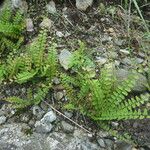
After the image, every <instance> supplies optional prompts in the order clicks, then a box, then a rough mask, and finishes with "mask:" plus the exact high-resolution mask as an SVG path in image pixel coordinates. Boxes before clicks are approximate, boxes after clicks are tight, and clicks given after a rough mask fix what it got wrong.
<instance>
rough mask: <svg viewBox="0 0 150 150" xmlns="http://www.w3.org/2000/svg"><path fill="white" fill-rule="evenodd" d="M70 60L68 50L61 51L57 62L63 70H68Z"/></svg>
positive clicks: (70, 56) (70, 54) (70, 55)
mask: <svg viewBox="0 0 150 150" xmlns="http://www.w3.org/2000/svg"><path fill="white" fill-rule="evenodd" d="M71 58H72V53H70V52H69V51H68V50H66V49H64V50H62V51H61V53H60V55H59V62H60V64H61V66H62V67H63V68H64V69H65V70H68V69H69V68H70V67H69V64H70V61H71Z"/></svg>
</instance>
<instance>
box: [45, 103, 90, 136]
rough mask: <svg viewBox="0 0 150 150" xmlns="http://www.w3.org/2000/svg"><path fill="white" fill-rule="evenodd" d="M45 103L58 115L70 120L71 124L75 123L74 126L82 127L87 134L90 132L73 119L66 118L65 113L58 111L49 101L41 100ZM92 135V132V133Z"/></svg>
mask: <svg viewBox="0 0 150 150" xmlns="http://www.w3.org/2000/svg"><path fill="white" fill-rule="evenodd" d="M43 102H44V103H45V104H47V105H48V106H49V107H50V108H51V109H52V110H54V111H55V112H56V113H58V114H59V115H61V116H63V117H64V118H66V119H67V120H69V121H70V122H72V123H73V124H75V125H76V126H78V127H79V128H81V129H83V130H84V131H86V132H87V133H89V134H92V133H91V132H90V131H89V130H87V129H86V128H84V127H83V126H81V125H79V124H78V123H77V122H75V121H73V120H72V119H70V118H68V117H67V116H66V115H64V114H63V113H61V112H60V111H58V110H57V109H56V108H54V107H53V106H52V105H50V104H49V103H47V102H46V101H43ZM92 135H93V134H92Z"/></svg>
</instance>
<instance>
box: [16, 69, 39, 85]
mask: <svg viewBox="0 0 150 150" xmlns="http://www.w3.org/2000/svg"><path fill="white" fill-rule="evenodd" d="M36 73H37V72H36V71H34V70H30V72H28V71H24V72H21V73H19V74H17V76H16V82H18V83H19V84H22V83H25V82H27V81H29V80H30V79H32V78H33V77H34V76H35V75H36Z"/></svg>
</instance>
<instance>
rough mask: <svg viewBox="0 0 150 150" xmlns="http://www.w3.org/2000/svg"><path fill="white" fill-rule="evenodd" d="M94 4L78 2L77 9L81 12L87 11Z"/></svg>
mask: <svg viewBox="0 0 150 150" xmlns="http://www.w3.org/2000/svg"><path fill="white" fill-rule="evenodd" d="M92 3H93V0H76V7H77V8H78V9H79V10H81V11H85V10H86V9H87V8H88V7H89V6H91V5H92Z"/></svg>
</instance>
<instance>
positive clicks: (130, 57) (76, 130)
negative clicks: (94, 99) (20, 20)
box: [0, 0, 150, 150]
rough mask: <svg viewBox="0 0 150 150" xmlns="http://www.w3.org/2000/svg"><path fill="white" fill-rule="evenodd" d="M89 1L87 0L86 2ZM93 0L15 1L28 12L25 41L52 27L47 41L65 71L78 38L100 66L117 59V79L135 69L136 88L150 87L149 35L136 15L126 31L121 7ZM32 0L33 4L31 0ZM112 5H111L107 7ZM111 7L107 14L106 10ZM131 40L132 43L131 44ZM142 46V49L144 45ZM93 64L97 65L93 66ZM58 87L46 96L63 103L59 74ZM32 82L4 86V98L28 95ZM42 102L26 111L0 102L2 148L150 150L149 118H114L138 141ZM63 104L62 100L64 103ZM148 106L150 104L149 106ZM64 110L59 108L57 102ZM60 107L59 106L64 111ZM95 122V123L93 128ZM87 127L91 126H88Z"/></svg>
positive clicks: (115, 125) (0, 90)
mask: <svg viewBox="0 0 150 150" xmlns="http://www.w3.org/2000/svg"><path fill="white" fill-rule="evenodd" d="M86 1H89V3H88V4H87V3H85V2H86ZM92 2H93V1H92V0H85V1H83V2H82V1H81V0H76V3H75V1H72V3H71V1H67V2H64V3H63V4H62V3H61V2H58V1H50V2H49V3H45V1H42V2H40V1H39V2H38V1H37V3H35V2H32V1H28V2H26V1H21V0H12V3H11V5H12V6H13V8H21V9H22V10H23V12H24V13H25V14H26V33H25V34H26V44H28V43H30V41H31V40H32V39H33V38H35V37H36V35H37V33H38V31H39V29H40V28H41V27H46V28H47V29H48V30H49V41H50V43H51V41H53V40H54V41H55V42H56V43H57V49H58V53H59V55H58V59H59V62H60V64H61V65H62V68H61V69H62V70H63V71H67V70H68V63H67V60H68V57H70V55H72V52H73V51H75V50H76V49H77V48H78V44H77V43H78V40H82V41H83V42H85V43H86V45H87V53H90V54H91V55H92V56H93V60H94V61H95V62H96V63H97V66H98V67H101V66H103V65H104V64H105V63H107V62H108V61H114V62H115V66H116V68H117V69H118V70H117V72H116V74H117V78H118V80H119V81H120V80H123V79H126V78H127V75H128V74H129V70H130V69H131V68H135V69H137V70H138V74H140V78H139V79H138V80H137V82H136V84H135V87H134V89H133V91H134V92H135V93H145V92H148V89H147V86H148V82H150V81H149V79H148V78H147V73H146V72H147V71H148V69H149V55H150V51H149V39H147V38H146V37H144V33H143V32H144V29H143V25H142V24H141V22H140V20H139V17H138V16H132V17H133V18H134V19H133V21H132V23H131V27H132V31H131V32H130V38H129V37H128V36H129V35H128V34H129V33H128V32H127V25H128V24H127V19H128V18H127V15H126V14H125V12H124V10H123V9H122V8H120V7H115V8H113V7H111V5H109V3H107V4H108V6H107V7H108V8H109V9H108V8H107V7H105V8H103V6H101V7H98V2H94V3H93V5H92ZM33 3H34V4H33ZM109 6H110V7H109ZM105 9H107V13H106V14H105V13H104V10H105ZM129 41H130V46H129ZM143 45H144V48H143ZM94 69H95V68H94ZM54 84H55V85H56V90H54V92H53V93H52V94H51V95H50V96H48V97H47V99H46V102H47V103H48V104H52V103H55V102H56V103H57V102H60V101H61V102H64V101H65V92H64V90H63V89H62V88H61V85H60V80H59V78H56V79H55V80H54ZM28 87H30V88H32V87H33V85H25V86H24V85H18V84H13V85H12V84H6V85H0V93H1V94H0V99H2V100H3V98H4V97H8V96H12V95H13V96H20V97H22V98H24V97H25V96H26V93H27V88H28ZM47 103H45V102H42V103H41V104H40V106H33V107H31V108H29V109H28V110H23V111H21V112H16V110H15V109H13V108H11V105H9V104H7V103H4V102H3V101H0V150H13V149H14V150H38V149H40V150H63V149H64V150H113V149H114V150H147V149H150V127H149V125H150V120H148V119H145V120H134V121H133V120H130V121H123V122H112V127H113V128H114V130H118V131H119V132H121V133H122V132H129V133H130V134H131V135H132V139H133V140H134V141H136V144H129V143H127V142H124V141H121V140H119V139H117V138H116V137H112V136H111V135H110V134H108V133H107V132H104V131H101V130H99V129H97V127H95V126H94V125H93V124H94V123H93V122H92V121H91V120H90V121H89V119H88V118H86V117H84V116H81V115H80V114H79V113H77V112H69V111H63V112H62V113H63V114H64V115H65V116H66V117H67V118H69V119H71V120H74V121H75V122H77V123H79V124H80V125H81V126H84V129H82V127H78V126H77V125H75V124H74V123H73V122H71V121H69V119H66V118H64V117H63V116H62V115H60V114H58V113H57V112H56V111H55V110H53V109H52V108H51V107H50V105H48V104H47ZM60 105H61V104H60ZM147 107H149V106H147ZM57 108H58V109H59V110H60V108H59V107H58V106H57ZM60 111H61V110H60ZM93 126H94V127H93ZM85 129H87V130H88V131H85Z"/></svg>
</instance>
